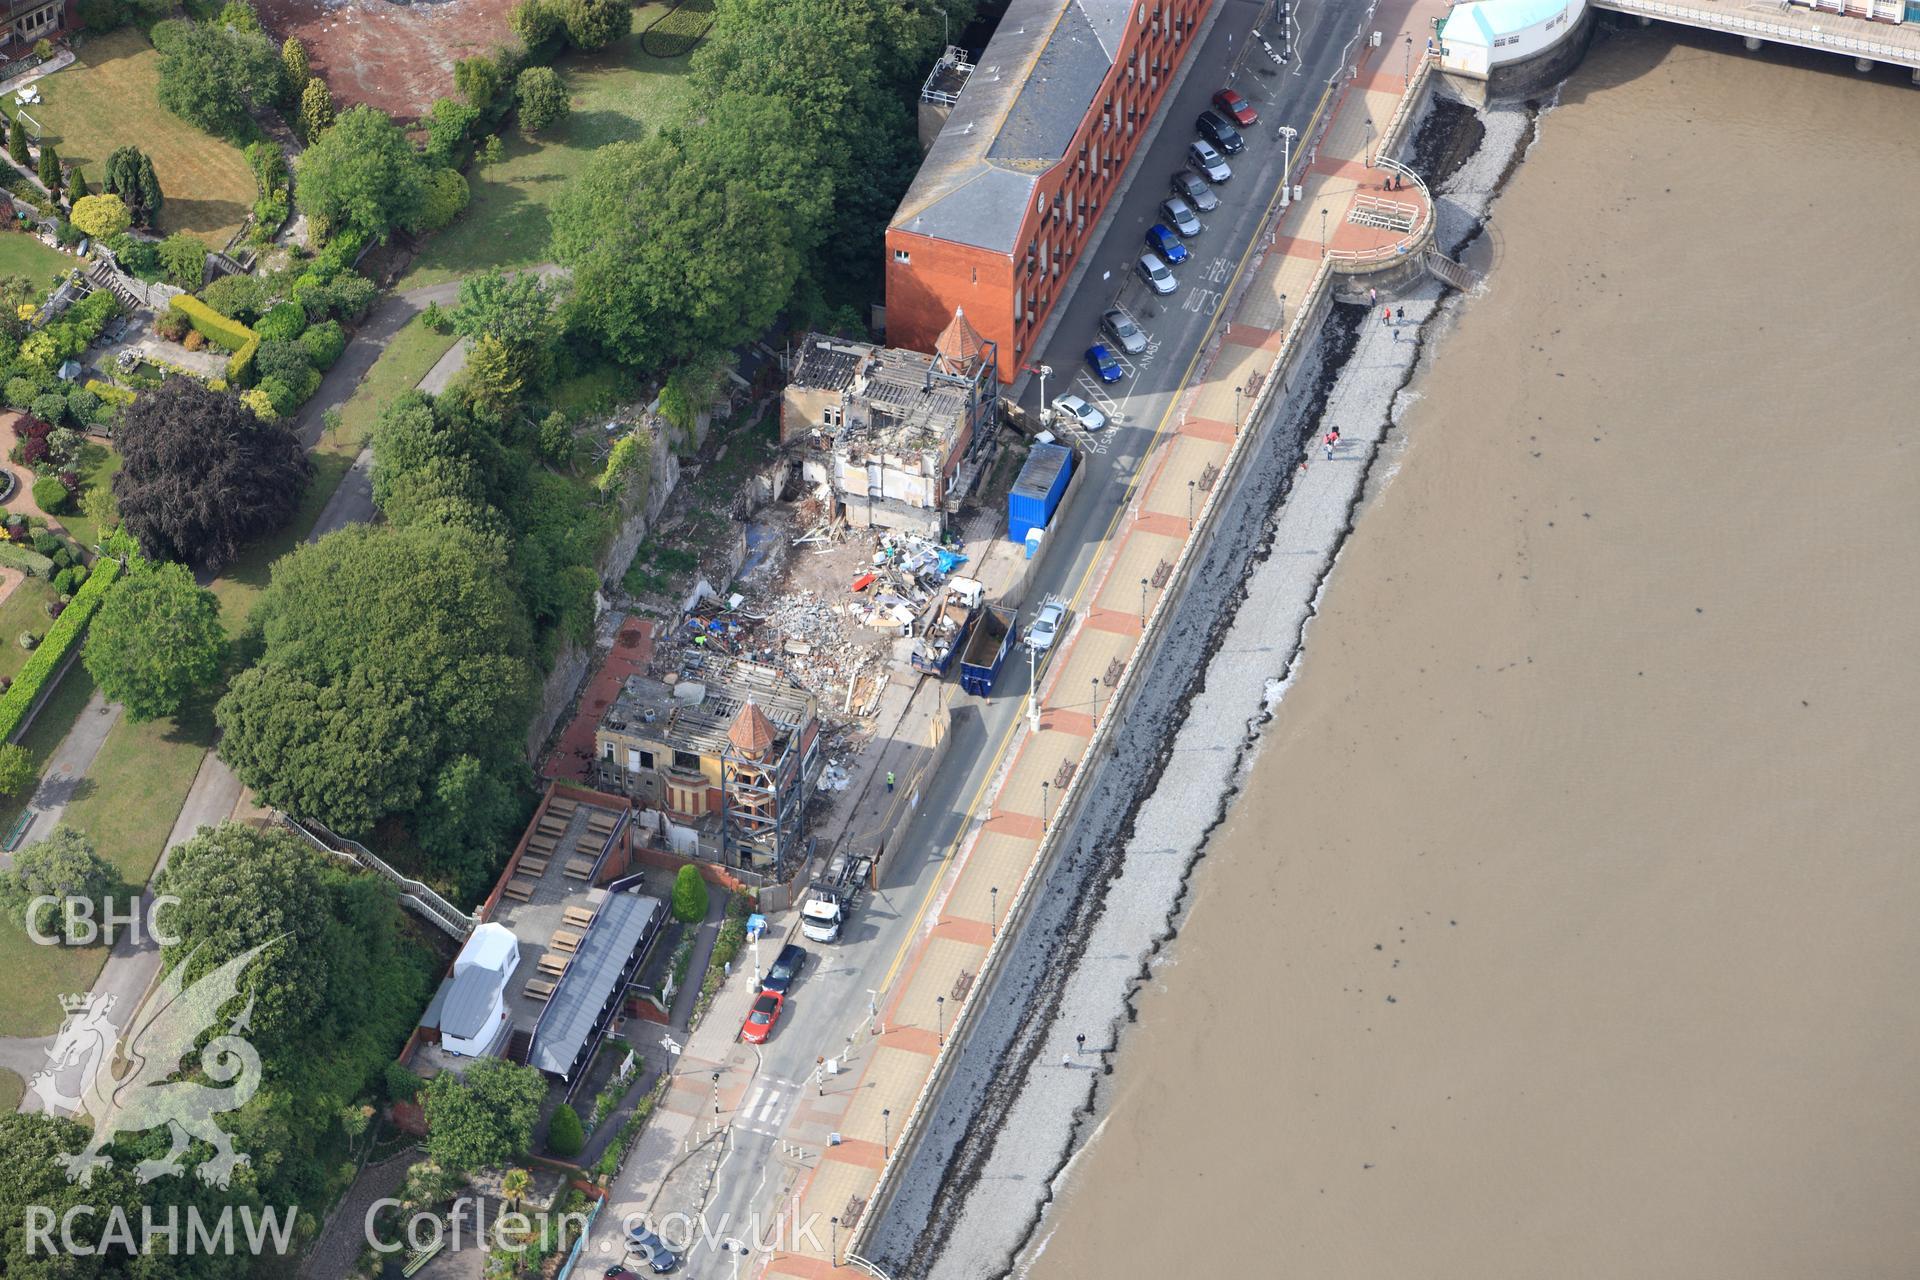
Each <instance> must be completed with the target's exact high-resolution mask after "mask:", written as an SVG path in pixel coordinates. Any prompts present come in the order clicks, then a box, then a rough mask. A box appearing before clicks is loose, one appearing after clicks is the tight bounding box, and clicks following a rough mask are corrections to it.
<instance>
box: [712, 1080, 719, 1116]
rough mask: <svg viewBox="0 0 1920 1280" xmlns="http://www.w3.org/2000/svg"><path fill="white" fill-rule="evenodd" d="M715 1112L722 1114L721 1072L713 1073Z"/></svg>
mask: <svg viewBox="0 0 1920 1280" xmlns="http://www.w3.org/2000/svg"><path fill="white" fill-rule="evenodd" d="M713 1114H715V1115H719V1114H720V1073H719V1072H718V1071H716V1072H714V1073H713Z"/></svg>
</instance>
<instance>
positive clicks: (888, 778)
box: [887, 769, 893, 794]
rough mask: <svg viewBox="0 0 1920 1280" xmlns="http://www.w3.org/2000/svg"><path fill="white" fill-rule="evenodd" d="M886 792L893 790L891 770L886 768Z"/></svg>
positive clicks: (890, 792) (889, 792)
mask: <svg viewBox="0 0 1920 1280" xmlns="http://www.w3.org/2000/svg"><path fill="white" fill-rule="evenodd" d="M887 792H888V794H892V792H893V770H891V769H889V770H887Z"/></svg>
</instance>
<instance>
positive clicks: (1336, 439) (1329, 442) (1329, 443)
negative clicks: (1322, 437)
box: [1325, 431, 1340, 462]
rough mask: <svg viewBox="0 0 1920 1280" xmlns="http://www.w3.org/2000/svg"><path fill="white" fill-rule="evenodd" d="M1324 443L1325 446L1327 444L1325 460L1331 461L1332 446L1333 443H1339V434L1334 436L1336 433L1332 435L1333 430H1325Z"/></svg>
mask: <svg viewBox="0 0 1920 1280" xmlns="http://www.w3.org/2000/svg"><path fill="white" fill-rule="evenodd" d="M1325 443H1326V446H1327V461H1328V462H1332V461H1333V446H1334V445H1336V444H1339V443H1340V437H1339V436H1336V435H1334V434H1333V432H1331V431H1329V432H1327V438H1326V441H1325Z"/></svg>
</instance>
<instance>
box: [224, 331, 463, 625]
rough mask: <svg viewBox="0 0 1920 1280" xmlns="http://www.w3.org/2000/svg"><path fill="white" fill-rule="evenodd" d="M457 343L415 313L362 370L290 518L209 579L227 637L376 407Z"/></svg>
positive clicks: (348, 461) (336, 477)
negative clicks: (435, 329) (276, 530)
mask: <svg viewBox="0 0 1920 1280" xmlns="http://www.w3.org/2000/svg"><path fill="white" fill-rule="evenodd" d="M457 341H459V339H458V338H457V337H455V336H454V335H453V334H444V333H435V332H434V331H433V330H432V329H429V328H427V326H426V325H424V324H422V323H420V319H419V317H418V316H416V317H414V319H413V320H411V321H409V322H408V323H407V325H406V327H405V328H403V329H401V330H400V332H399V333H396V334H394V335H393V341H392V342H389V343H388V344H387V346H386V349H385V350H383V351H382V352H381V353H380V358H379V359H377V360H375V361H374V362H373V367H372V368H371V369H369V370H367V376H366V377H364V378H362V379H361V380H360V385H359V387H358V388H356V389H355V391H354V393H353V396H352V398H351V399H349V400H348V401H347V402H346V404H344V405H342V406H341V407H340V428H339V430H338V431H335V432H333V433H331V434H329V435H324V436H322V437H321V438H320V443H319V444H318V445H317V446H316V447H315V448H314V449H313V450H312V451H311V452H310V453H309V455H308V456H309V457H311V458H312V459H313V480H312V482H311V483H310V484H308V485H307V491H306V493H305V494H304V495H303V496H302V497H301V499H300V509H299V510H298V511H297V512H295V513H294V517H293V519H292V521H291V522H289V523H288V525H287V527H286V528H285V529H283V530H281V531H280V532H279V533H278V534H276V535H274V536H273V537H271V538H267V539H264V540H263V541H260V542H257V543H255V544H254V545H253V546H251V547H248V548H247V550H246V552H245V554H243V555H242V556H241V557H240V558H239V559H238V560H236V561H235V562H234V563H233V564H232V565H230V566H228V568H227V571H226V572H225V573H223V574H221V575H220V576H219V577H218V578H215V579H214V580H213V584H212V589H213V594H214V595H215V596H217V597H219V599H220V620H221V622H222V623H224V624H225V626H226V628H227V634H228V635H230V636H237V635H239V634H240V632H241V630H242V629H243V628H244V627H245V626H246V621H247V615H248V614H249V613H251V612H252V611H253V605H254V602H255V601H257V600H258V599H259V598H260V593H261V592H262V591H265V590H266V589H267V582H268V580H269V578H270V577H271V575H272V572H273V562H274V561H275V560H278V559H279V558H280V557H281V556H283V555H285V554H286V553H287V552H289V551H291V550H293V548H295V547H297V546H299V545H300V544H301V543H302V542H305V541H306V539H307V535H308V534H309V533H311V532H313V526H314V522H315V521H317V520H318V519H319V518H320V512H321V511H322V510H323V509H324V508H325V507H326V505H327V499H329V498H331V497H332V496H333V491H334V490H335V489H338V488H339V487H340V481H341V479H342V478H343V477H344V476H345V475H346V474H347V469H348V468H349V467H351V466H352V465H353V460H354V459H355V458H357V457H359V456H360V450H361V449H362V448H363V447H364V446H365V445H366V443H367V440H368V438H369V437H370V436H371V435H372V433H373V422H374V419H375V418H376V417H378V416H379V413H380V406H381V405H383V404H385V403H386V402H387V401H388V400H391V399H392V398H393V397H394V396H397V395H399V394H400V393H401V392H402V391H405V390H407V389H408V388H410V387H412V386H414V385H415V384H416V383H418V382H419V381H420V379H422V378H424V377H426V376H427V370H429V369H431V368H433V366H434V365H435V364H437V363H438V362H439V360H440V357H441V356H443V355H445V354H447V351H448V350H449V349H450V348H451V347H452V346H453V344H454V343H455V342H457Z"/></svg>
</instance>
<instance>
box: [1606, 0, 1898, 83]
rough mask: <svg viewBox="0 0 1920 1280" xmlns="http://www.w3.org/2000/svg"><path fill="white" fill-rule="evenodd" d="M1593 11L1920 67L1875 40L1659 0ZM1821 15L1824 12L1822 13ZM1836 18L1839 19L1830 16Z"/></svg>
mask: <svg viewBox="0 0 1920 1280" xmlns="http://www.w3.org/2000/svg"><path fill="white" fill-rule="evenodd" d="M1593 5H1594V8H1596V9H1611V10H1613V11H1614V12H1615V13H1631V14H1635V15H1644V16H1646V17H1650V18H1665V19H1668V20H1670V21H1673V22H1679V23H1683V24H1685V25H1687V26H1692V27H1702V28H1705V29H1706V30H1709V31H1728V32H1744V33H1747V34H1751V35H1762V36H1770V37H1772V38H1773V39H1775V40H1780V41H1784V42H1786V43H1788V44H1799V45H1803V46H1806V47H1809V48H1816V49H1828V50H1832V51H1834V52H1842V53H1858V54H1872V55H1874V56H1876V57H1879V58H1881V59H1884V60H1885V61H1888V62H1896V63H1899V64H1900V65H1902V66H1908V67H1911V66H1920V49H1915V48H1903V47H1901V46H1899V45H1893V44H1887V43H1884V42H1883V41H1879V40H1861V39H1857V38H1855V37H1852V36H1842V35H1834V34H1832V33H1831V32H1828V31H1826V30H1824V29H1822V28H1820V27H1814V26H1793V25H1790V24H1786V23H1780V22H1766V21H1762V20H1761V19H1758V18H1743V17H1738V16H1736V15H1734V14H1730V13H1723V12H1721V11H1720V10H1718V9H1712V8H1705V7H1698V6H1694V5H1681V4H1667V3H1663V0H1593ZM1822 12H1824V11H1822ZM1834 16H1839V15H1834Z"/></svg>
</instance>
